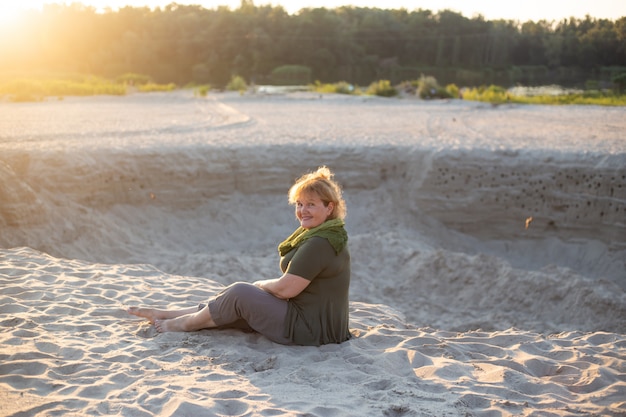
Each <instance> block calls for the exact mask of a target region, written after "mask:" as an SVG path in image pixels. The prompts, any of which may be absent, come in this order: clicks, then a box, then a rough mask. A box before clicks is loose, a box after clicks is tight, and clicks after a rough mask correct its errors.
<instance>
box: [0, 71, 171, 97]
mask: <svg viewBox="0 0 626 417" xmlns="http://www.w3.org/2000/svg"><path fill="white" fill-rule="evenodd" d="M147 80H148V78H147V77H145V76H141V75H138V74H125V75H124V76H120V77H118V78H117V79H116V80H107V79H105V78H100V77H94V76H84V75H76V74H72V75H52V74H51V75H40V76H38V75H31V76H29V77H23V78H16V77H11V78H9V77H5V78H4V79H3V81H1V82H0V97H1V96H5V97H7V98H8V99H9V101H13V102H27V101H43V100H45V99H46V98H48V97H58V98H63V97H65V96H95V95H114V96H123V95H126V94H127V93H128V85H129V84H130V85H133V86H134V87H136V88H137V90H138V91H140V92H151V91H172V90H174V89H176V85H175V84H171V83H170V84H155V83H152V82H147Z"/></svg>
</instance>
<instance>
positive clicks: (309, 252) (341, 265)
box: [280, 237, 350, 346]
mask: <svg viewBox="0 0 626 417" xmlns="http://www.w3.org/2000/svg"><path fill="white" fill-rule="evenodd" d="M280 268H281V270H282V271H283V273H285V272H287V273H290V274H293V275H298V276H300V277H302V278H305V279H307V280H309V281H311V283H310V284H309V285H308V286H307V287H306V288H305V289H304V290H303V291H302V292H301V293H300V294H298V295H297V296H296V297H294V298H292V299H290V300H288V303H289V307H288V310H287V317H286V319H285V337H288V338H290V339H291V340H292V341H293V342H294V343H295V344H298V345H308V346H319V345H324V344H327V343H341V342H344V341H346V340H348V339H349V338H350V331H349V328H348V309H349V302H348V292H349V288H350V252H349V251H348V247H347V246H346V247H345V248H344V249H343V250H342V251H341V252H339V254H335V249H333V247H332V246H331V244H330V243H329V242H328V240H327V239H324V238H322V237H312V238H310V239H308V240H306V241H305V242H304V243H302V244H301V245H300V246H299V247H298V248H296V249H294V250H292V251H290V252H288V253H287V254H285V256H283V257H282V258H281V259H280Z"/></svg>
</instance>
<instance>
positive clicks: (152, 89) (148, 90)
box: [138, 83, 176, 93]
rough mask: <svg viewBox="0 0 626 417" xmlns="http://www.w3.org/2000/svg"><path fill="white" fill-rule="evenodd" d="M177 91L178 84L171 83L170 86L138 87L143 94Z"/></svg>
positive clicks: (145, 85)
mask: <svg viewBox="0 0 626 417" xmlns="http://www.w3.org/2000/svg"><path fill="white" fill-rule="evenodd" d="M175 89H176V84H174V83H169V84H154V83H148V84H144V85H140V86H139V87H138V90H139V91H140V92H142V93H153V92H157V91H174V90H175Z"/></svg>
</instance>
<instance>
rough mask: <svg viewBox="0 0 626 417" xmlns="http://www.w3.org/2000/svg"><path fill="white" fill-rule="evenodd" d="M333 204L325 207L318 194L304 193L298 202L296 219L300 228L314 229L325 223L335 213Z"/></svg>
mask: <svg viewBox="0 0 626 417" xmlns="http://www.w3.org/2000/svg"><path fill="white" fill-rule="evenodd" d="M333 207H334V205H333V203H332V202H330V203H328V205H324V202H323V201H322V199H321V198H320V197H319V196H318V195H317V194H316V193H304V194H302V195H301V196H300V198H298V199H297V200H296V217H297V218H298V220H299V221H300V226H302V227H303V228H305V229H312V228H314V227H317V226H319V225H321V224H322V223H324V222H325V221H326V219H328V216H329V215H330V214H331V213H332V212H333Z"/></svg>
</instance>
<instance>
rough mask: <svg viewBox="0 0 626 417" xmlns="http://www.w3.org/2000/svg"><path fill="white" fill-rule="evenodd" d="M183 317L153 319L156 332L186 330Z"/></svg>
mask: <svg viewBox="0 0 626 417" xmlns="http://www.w3.org/2000/svg"><path fill="white" fill-rule="evenodd" d="M184 319H185V318H184V317H178V318H175V319H169V320H158V319H157V320H155V321H154V327H155V328H156V330H157V332H159V333H165V332H185V331H187V330H186V328H185V326H184V323H185V321H184Z"/></svg>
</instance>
